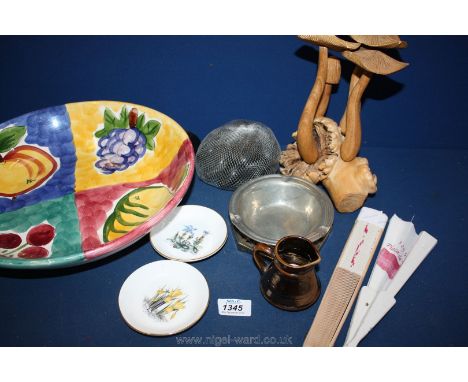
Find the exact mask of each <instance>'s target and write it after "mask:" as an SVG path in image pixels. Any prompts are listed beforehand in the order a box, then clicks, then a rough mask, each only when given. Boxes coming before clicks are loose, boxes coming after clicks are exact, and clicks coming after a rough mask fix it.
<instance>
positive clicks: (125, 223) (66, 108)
mask: <svg viewBox="0 0 468 382" xmlns="http://www.w3.org/2000/svg"><path fill="white" fill-rule="evenodd" d="M193 169H194V152H193V147H192V144H191V143H190V140H189V138H188V135H187V133H186V132H185V131H184V130H183V129H182V127H180V126H179V125H178V124H177V123H176V122H175V121H174V120H172V119H171V118H169V117H168V116H166V115H164V114H162V113H160V112H158V111H156V110H153V109H149V108H147V107H144V106H139V105H133V104H130V103H122V102H112V101H93V102H81V103H71V104H66V105H62V106H56V107H50V108H47V109H43V110H39V111H35V112H32V113H28V114H25V115H22V116H20V117H17V118H14V119H12V120H9V121H7V122H5V123H2V124H0V267H5V268H36V269H37V268H51V267H67V266H73V265H78V264H81V263H84V262H87V261H91V260H95V259H99V258H102V257H105V256H107V255H110V254H112V253H115V252H117V251H119V250H121V249H123V248H125V247H127V246H128V245H130V244H132V243H133V242H135V241H136V240H138V239H139V238H140V237H142V236H143V235H145V234H147V233H148V232H149V231H150V230H151V228H152V227H153V226H154V225H155V224H157V223H159V222H160V221H161V220H162V219H163V218H164V217H165V216H166V215H167V214H169V212H170V211H171V210H172V209H173V208H174V207H176V206H177V205H178V203H179V202H180V200H181V199H182V197H183V196H184V194H185V192H186V191H187V188H188V186H189V184H190V182H191V179H192V176H193Z"/></svg>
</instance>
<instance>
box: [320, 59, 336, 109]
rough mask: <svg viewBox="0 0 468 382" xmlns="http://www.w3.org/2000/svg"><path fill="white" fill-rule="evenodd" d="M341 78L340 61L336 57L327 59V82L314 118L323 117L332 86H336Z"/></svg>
mask: <svg viewBox="0 0 468 382" xmlns="http://www.w3.org/2000/svg"><path fill="white" fill-rule="evenodd" d="M340 77H341V64H340V60H338V59H337V58H336V57H328V59H327V81H326V83H325V88H324V89H323V93H322V97H321V98H320V103H319V105H318V107H317V113H315V118H318V117H323V116H324V115H325V113H326V112H327V109H328V104H329V103H330V97H331V93H332V90H333V85H338V83H339V82H340Z"/></svg>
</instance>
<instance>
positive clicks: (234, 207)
mask: <svg viewBox="0 0 468 382" xmlns="http://www.w3.org/2000/svg"><path fill="white" fill-rule="evenodd" d="M265 182H271V183H272V184H274V190H275V192H274V193H273V194H274V195H279V188H278V187H284V186H286V185H288V184H293V185H295V186H297V187H298V188H299V189H300V190H301V191H303V192H304V193H308V194H309V195H310V196H311V197H312V198H314V199H315V200H316V202H317V205H319V206H320V215H319V216H318V217H317V219H319V222H318V224H315V225H314V226H313V227H311V228H310V229H309V230H307V231H306V232H286V231H285V232H284V233H282V234H281V237H271V236H270V237H268V236H265V235H262V234H260V233H258V232H257V231H256V230H255V229H254V228H252V227H250V226H249V224H247V223H246V222H245V218H244V217H245V216H246V211H248V210H249V208H246V206H243V207H242V208H240V206H239V203H240V202H241V199H242V198H243V197H244V195H247V194H249V193H252V191H254V190H255V187H256V186H258V185H259V184H262V183H265ZM283 202H284V203H290V205H292V204H291V203H292V201H291V200H284V201H283ZM257 207H261V206H257ZM314 215H315V214H314ZM229 218H230V220H231V222H232V224H233V225H234V227H235V228H236V229H238V230H239V231H240V232H241V233H242V234H243V235H246V236H247V237H248V238H249V239H252V240H254V241H256V242H259V243H265V244H268V245H275V244H276V242H277V241H278V240H280V239H281V238H282V237H284V236H288V235H300V236H303V237H305V238H307V239H309V240H310V241H312V242H316V241H318V240H320V239H322V238H323V237H326V236H327V234H328V233H329V231H330V229H331V227H332V225H333V218H334V208H333V205H332V203H331V200H330V198H329V197H328V196H327V195H326V193H325V192H324V191H322V190H321V189H320V188H319V187H318V186H316V185H315V184H313V183H311V182H308V181H306V180H304V179H301V178H297V177H293V176H285V175H280V174H273V175H266V176H262V177H259V178H256V179H253V180H251V181H249V182H247V183H245V184H243V185H242V186H240V187H239V188H238V189H237V190H236V191H235V192H234V193H233V195H232V197H231V200H230V202H229ZM282 218H284V214H282V216H278V217H276V218H275V221H281V219H282Z"/></svg>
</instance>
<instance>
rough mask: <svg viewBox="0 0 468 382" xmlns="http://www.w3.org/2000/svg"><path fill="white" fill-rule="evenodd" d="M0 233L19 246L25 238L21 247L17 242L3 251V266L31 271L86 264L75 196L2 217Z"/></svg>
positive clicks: (29, 207)
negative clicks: (7, 235)
mask: <svg viewBox="0 0 468 382" xmlns="http://www.w3.org/2000/svg"><path fill="white" fill-rule="evenodd" d="M0 233H1V234H5V233H6V234H9V235H10V237H13V236H14V239H16V241H17V242H19V241H20V238H21V242H20V244H19V245H16V244H15V243H14V240H13V243H12V244H10V245H8V244H7V245H3V248H0V264H1V265H5V266H11V267H14V268H23V267H24V268H31V267H34V266H35V264H34V263H36V265H37V266H39V264H40V263H44V262H47V263H50V265H51V266H54V265H55V266H60V265H61V264H63V263H77V262H81V261H82V260H84V256H83V253H82V249H81V234H80V227H79V222H78V214H77V210H76V205H75V195H74V194H69V195H66V196H63V197H61V198H57V199H52V200H48V201H44V202H41V203H38V204H34V205H31V206H26V207H23V208H21V209H19V210H16V211H12V212H7V213H3V214H0ZM4 241H5V240H4ZM4 247H7V248H4ZM12 247H13V248H12Z"/></svg>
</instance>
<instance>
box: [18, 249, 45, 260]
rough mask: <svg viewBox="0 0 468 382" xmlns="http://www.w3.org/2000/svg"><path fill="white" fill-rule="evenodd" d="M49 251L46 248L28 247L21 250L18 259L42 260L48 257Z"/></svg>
mask: <svg viewBox="0 0 468 382" xmlns="http://www.w3.org/2000/svg"><path fill="white" fill-rule="evenodd" d="M48 254H49V251H48V250H47V249H46V248H44V247H35V246H33V247H28V248H24V249H23V250H21V252H20V253H19V254H18V257H21V258H22V259H40V258H42V257H47V255H48Z"/></svg>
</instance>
